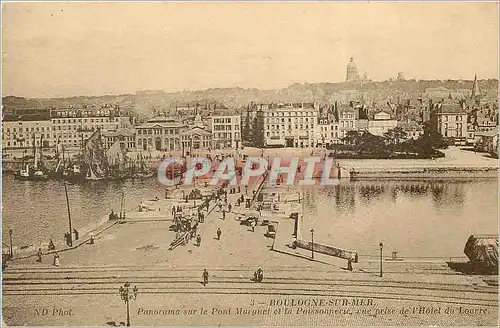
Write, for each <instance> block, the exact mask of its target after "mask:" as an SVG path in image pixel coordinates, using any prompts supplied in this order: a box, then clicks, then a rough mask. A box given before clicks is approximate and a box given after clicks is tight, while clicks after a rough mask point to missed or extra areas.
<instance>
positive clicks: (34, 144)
mask: <svg viewBox="0 0 500 328" xmlns="http://www.w3.org/2000/svg"><path fill="white" fill-rule="evenodd" d="M33 160H34V161H35V169H37V168H38V159H37V158H36V135H35V134H34V133H33Z"/></svg>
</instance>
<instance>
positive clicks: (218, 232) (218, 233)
mask: <svg viewBox="0 0 500 328" xmlns="http://www.w3.org/2000/svg"><path fill="white" fill-rule="evenodd" d="M220 235H222V231H221V230H220V228H217V240H220Z"/></svg>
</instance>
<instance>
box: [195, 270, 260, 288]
mask: <svg viewBox="0 0 500 328" xmlns="http://www.w3.org/2000/svg"><path fill="white" fill-rule="evenodd" d="M201 277H202V279H203V283H202V284H203V286H206V285H208V278H209V273H208V271H207V269H203V272H202V274H201ZM252 280H253V281H254V282H262V280H264V271H263V270H262V268H261V267H259V268H258V269H257V270H256V271H255V272H254V273H253V278H252Z"/></svg>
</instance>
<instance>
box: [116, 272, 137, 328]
mask: <svg viewBox="0 0 500 328" xmlns="http://www.w3.org/2000/svg"><path fill="white" fill-rule="evenodd" d="M120 297H121V299H122V300H123V301H124V302H125V304H126V305H127V327H130V306H129V302H130V300H136V299H137V286H134V288H132V289H130V284H129V283H128V282H127V283H125V285H123V286H121V287H120Z"/></svg>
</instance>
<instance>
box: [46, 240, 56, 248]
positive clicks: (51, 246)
mask: <svg viewBox="0 0 500 328" xmlns="http://www.w3.org/2000/svg"><path fill="white" fill-rule="evenodd" d="M48 248H49V251H53V250H54V249H56V246H55V245H54V242H53V241H52V239H51V240H49V247H48Z"/></svg>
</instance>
